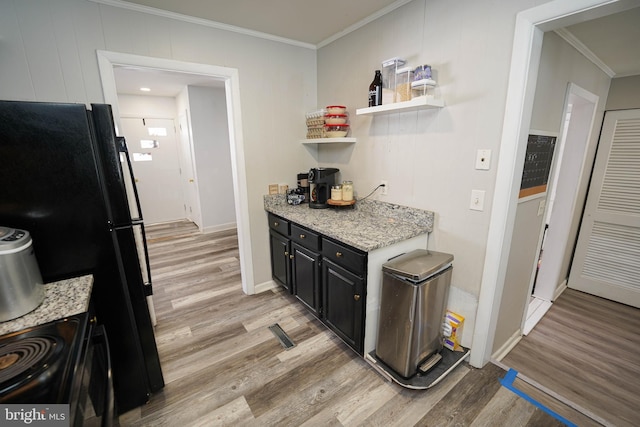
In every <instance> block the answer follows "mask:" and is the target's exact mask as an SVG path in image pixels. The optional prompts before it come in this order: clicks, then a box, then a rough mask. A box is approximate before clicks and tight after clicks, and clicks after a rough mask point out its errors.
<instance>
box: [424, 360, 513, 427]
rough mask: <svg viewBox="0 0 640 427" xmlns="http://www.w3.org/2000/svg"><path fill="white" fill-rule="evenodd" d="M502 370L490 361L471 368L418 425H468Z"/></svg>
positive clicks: (489, 396) (491, 392)
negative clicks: (482, 365) (481, 365)
mask: <svg viewBox="0 0 640 427" xmlns="http://www.w3.org/2000/svg"><path fill="white" fill-rule="evenodd" d="M503 373H504V371H503V370H502V369H500V368H498V367H497V366H493V365H491V364H489V365H487V366H485V367H484V368H483V369H471V371H470V372H469V373H468V374H467V375H466V376H465V380H466V381H462V382H460V383H459V384H458V385H457V386H456V387H455V388H454V389H453V390H451V391H450V392H449V393H447V395H446V396H444V397H443V398H442V400H441V401H440V402H439V404H438V405H437V406H435V407H434V408H433V409H432V410H431V411H429V412H428V413H427V414H426V415H425V416H424V417H422V419H421V420H420V421H419V422H418V424H419V425H425V426H427V425H430V426H451V425H471V423H472V422H473V420H474V419H475V418H476V417H477V416H478V414H479V413H480V412H481V411H482V409H483V408H484V407H485V405H487V404H488V403H489V402H490V401H491V399H492V398H493V396H494V395H495V394H496V393H497V391H498V390H499V389H500V387H501V385H500V382H499V381H498V378H499V375H501V374H503Z"/></svg>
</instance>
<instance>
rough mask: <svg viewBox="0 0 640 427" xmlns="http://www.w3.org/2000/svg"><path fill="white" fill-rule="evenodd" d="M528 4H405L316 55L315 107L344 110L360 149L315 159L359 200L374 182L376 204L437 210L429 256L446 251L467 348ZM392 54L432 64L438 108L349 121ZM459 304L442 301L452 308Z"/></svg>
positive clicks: (411, 61)
mask: <svg viewBox="0 0 640 427" xmlns="http://www.w3.org/2000/svg"><path fill="white" fill-rule="evenodd" d="M536 3H538V2H535V1H516V2H477V1H470V0H467V1H457V2H449V1H437V0H436V1H432V0H429V1H418V0H416V1H413V2H411V3H409V4H407V5H405V6H403V7H401V8H399V9H397V10H395V11H393V12H392V13H390V14H388V15H385V16H383V17H381V18H380V19H378V20H376V21H374V22H372V23H371V24H369V25H367V26H365V27H363V28H361V29H359V30H358V31H356V32H354V33H351V34H349V35H347V36H346V37H343V38H341V39H339V40H337V41H335V42H333V43H331V44H330V45H328V46H326V47H323V48H321V49H320V50H319V52H318V98H319V103H320V105H328V104H331V103H342V104H344V105H346V106H348V109H349V112H350V113H351V116H350V118H351V126H352V133H353V135H354V136H357V138H358V142H357V144H355V147H353V149H350V150H349V151H345V150H343V151H342V152H340V151H338V150H337V149H329V150H326V151H325V152H322V153H321V154H320V160H321V163H322V164H323V166H336V167H338V168H340V170H341V171H342V176H343V177H344V178H346V179H353V181H354V186H355V188H356V191H357V192H358V193H359V194H360V195H364V194H367V193H368V192H369V191H370V190H372V189H373V188H374V187H375V186H376V185H377V184H378V183H379V181H380V180H382V179H384V180H387V181H388V196H378V199H379V200H384V201H389V202H394V203H399V204H403V205H409V206H413V207H418V208H423V209H429V210H432V211H435V212H436V222H435V231H434V233H433V235H432V236H431V238H430V248H432V249H434V250H438V251H443V252H449V253H452V254H453V255H454V257H455V259H454V262H453V263H454V264H453V265H454V269H453V277H452V286H453V287H454V288H455V289H454V292H452V297H455V295H469V296H471V297H472V298H473V299H474V301H468V302H467V303H466V304H460V305H461V306H462V307H463V308H462V309H461V311H462V312H461V313H460V314H462V315H464V316H465V317H466V320H465V326H464V328H465V329H464V331H465V336H464V339H463V344H467V345H470V344H471V343H470V339H471V334H472V332H473V327H474V318H475V307H476V304H477V298H478V295H479V292H480V283H481V280H482V271H483V265H484V257H485V248H486V243H487V234H488V227H489V218H490V215H491V212H490V211H491V203H492V198H493V188H494V181H495V173H496V165H497V159H498V156H499V143H500V137H501V134H502V124H503V118H504V105H505V97H506V91H507V78H508V73H509V67H510V59H511V58H510V56H511V47H512V43H513V33H514V28H515V17H516V14H517V12H519V11H521V10H524V9H527V8H529V7H533V6H535V5H536ZM394 56H399V57H402V58H405V59H407V60H408V61H409V64H410V65H411V66H417V65H420V64H430V65H431V66H432V68H433V70H434V78H435V79H436V81H437V82H438V85H439V90H440V93H441V96H442V98H443V99H444V102H445V104H446V105H445V107H444V108H443V109H441V110H423V111H417V112H407V113H392V114H389V115H385V116H375V117H370V116H356V115H355V110H356V109H357V108H361V107H366V106H367V89H368V85H369V83H370V82H371V79H372V78H373V72H374V70H375V69H379V68H380V66H381V62H382V61H383V60H385V59H387V58H390V57H394ZM478 149H490V150H492V165H491V166H492V167H491V169H490V170H489V171H479V170H475V159H476V151H477V150H478ZM473 189H478V190H484V191H485V192H486V196H485V202H484V205H485V209H484V211H482V212H478V211H472V210H470V209H469V205H470V200H471V191H472V190H473ZM457 304H459V301H453V300H451V299H450V306H453V305H457Z"/></svg>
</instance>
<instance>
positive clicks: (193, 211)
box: [178, 111, 202, 227]
mask: <svg viewBox="0 0 640 427" xmlns="http://www.w3.org/2000/svg"><path fill="white" fill-rule="evenodd" d="M178 120H179V122H180V123H179V125H178V130H179V138H180V144H179V145H180V165H181V166H180V167H181V170H182V175H181V185H182V191H183V193H184V196H185V197H184V203H185V211H186V216H187V219H189V220H190V221H191V222H193V223H194V224H196V225H197V226H198V227H202V220H201V213H200V199H199V198H198V181H197V180H196V176H195V175H196V174H195V171H194V167H193V164H194V159H193V154H192V153H193V151H192V149H191V134H190V132H189V129H190V128H189V120H188V118H187V114H186V111H185V112H184V113H183V114H181V115H180V117H179V118H178Z"/></svg>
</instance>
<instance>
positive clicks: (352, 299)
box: [269, 213, 367, 354]
mask: <svg viewBox="0 0 640 427" xmlns="http://www.w3.org/2000/svg"><path fill="white" fill-rule="evenodd" d="M269 228H270V230H269V236H270V247H271V271H272V276H273V278H274V280H275V281H276V282H278V283H279V284H281V285H282V286H284V287H285V288H286V289H287V290H288V291H289V293H291V294H293V295H295V296H296V298H297V299H298V300H299V301H300V302H302V303H303V304H304V305H305V306H306V307H307V308H308V309H309V310H310V311H311V312H312V313H313V314H314V315H315V316H317V317H318V318H319V319H320V320H321V321H322V322H323V323H324V324H325V325H326V326H327V327H328V328H329V329H331V330H332V331H333V332H334V333H335V334H336V335H338V336H339V337H340V338H341V339H342V340H343V341H344V342H345V343H347V344H348V345H349V346H351V347H352V348H353V349H354V350H356V351H357V352H358V353H359V354H363V349H364V327H365V311H366V310H365V304H366V283H367V254H366V253H365V252H362V251H359V250H357V249H354V248H351V247H349V246H347V245H344V244H341V243H339V242H336V241H334V240H331V239H329V238H327V237H324V236H322V235H321V234H318V233H316V232H314V231H312V230H309V229H307V228H305V227H302V226H300V225H298V224H296V223H289V221H287V220H285V219H283V218H280V217H278V216H276V215H273V214H271V213H269Z"/></svg>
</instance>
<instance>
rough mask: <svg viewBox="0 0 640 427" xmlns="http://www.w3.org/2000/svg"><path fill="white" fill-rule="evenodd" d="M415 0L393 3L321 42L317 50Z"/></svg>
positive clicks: (401, 0)
mask: <svg viewBox="0 0 640 427" xmlns="http://www.w3.org/2000/svg"><path fill="white" fill-rule="evenodd" d="M412 1H413V0H398V1H396V2H393V3H391V4H390V5H389V6H387V7H385V8H383V9H380V10H379V11H377V12H376V13H374V14H371V15H369V16H367V17H366V18H364V19H362V20H360V21H358V22H356V23H355V24H353V25H350V26H349V27H347V28H345V29H344V30H342V31H340V32H338V33H336V34H334V35H332V36H331V37H329V38H327V39H325V40H323V41H321V42H320V43H318V44H317V46H316V48H318V49H320V48H321V47H324V46H326V45H328V44H330V43H333V42H334V41H336V40H338V39H339V38H341V37H344V36H346V35H347V34H349V33H352V32H354V31H356V30H357V29H359V28H362V27H364V26H365V25H367V24H369V23H370V22H373V21H375V20H376V19H378V18H380V17H382V16H384V15H386V14H387V13H390V12H393V11H394V10H396V9H397V8H399V7H401V6H404V5H405V4H407V3H411V2H412Z"/></svg>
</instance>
